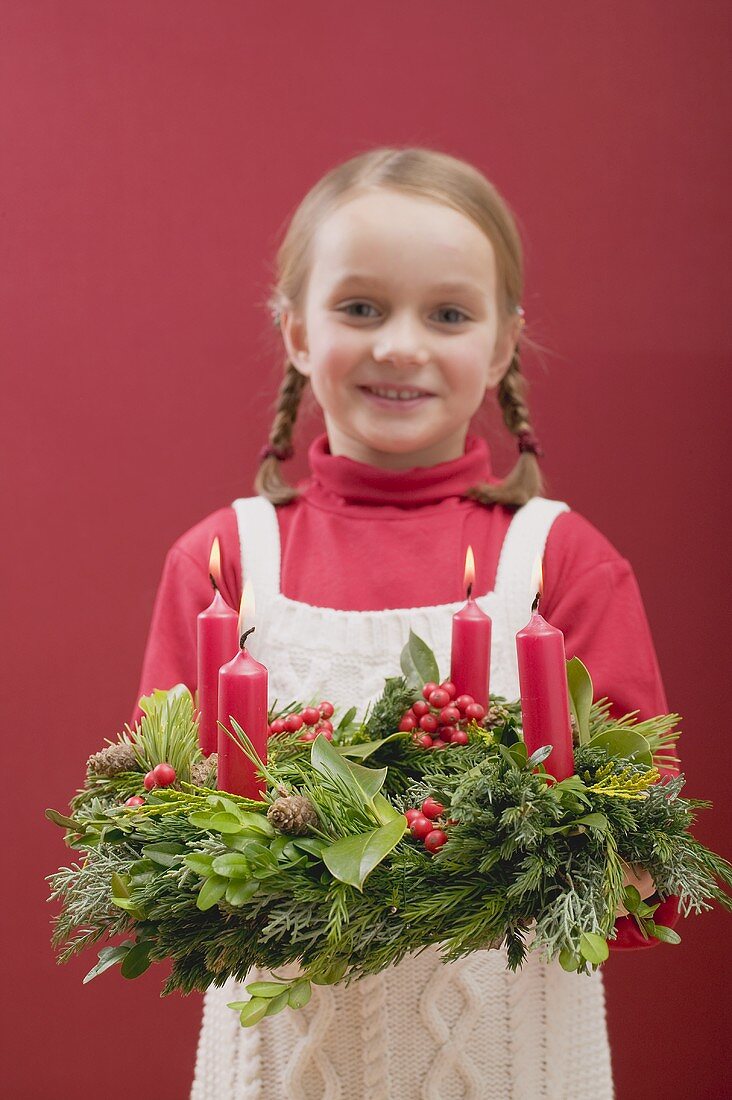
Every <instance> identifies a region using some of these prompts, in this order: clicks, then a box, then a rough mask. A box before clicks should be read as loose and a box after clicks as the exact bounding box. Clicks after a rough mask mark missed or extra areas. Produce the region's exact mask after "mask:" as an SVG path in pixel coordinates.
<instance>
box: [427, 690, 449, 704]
mask: <svg viewBox="0 0 732 1100" xmlns="http://www.w3.org/2000/svg"><path fill="white" fill-rule="evenodd" d="M427 701H428V703H429V704H430V706H431V707H437V708H439V707H446V706H447V704H448V703H449V702H450V696H449V695H448V694H447V692H446V691H443V690H442V688H435V690H434V691H432V692H430V694H429V696H428V699H427Z"/></svg>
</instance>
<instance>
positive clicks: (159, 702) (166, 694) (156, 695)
mask: <svg viewBox="0 0 732 1100" xmlns="http://www.w3.org/2000/svg"><path fill="white" fill-rule="evenodd" d="M186 695H187V696H188V698H189V699H190V701H191V706H193V696H192V695H191V693H190V691H189V689H188V688H187V687H186V685H185V684H174V685H173V687H172V688H170V689H169V690H168V691H161V690H160V688H156V689H155V691H153V692H152V694H151V695H143V696H142V698H141V699H139V700H138V702H137V705H138V707H139V708H140V710H141V711H142V713H143V714H146V715H148V717H149V716H150V715H151V714H152V713H153V712H154V711H156V710H162V709H163V707H164V706H166V705H167V704H168V703H172V702H174V700H176V699H179V698H180V697H181V696H186Z"/></svg>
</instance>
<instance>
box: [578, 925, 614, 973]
mask: <svg viewBox="0 0 732 1100" xmlns="http://www.w3.org/2000/svg"><path fill="white" fill-rule="evenodd" d="M580 954H581V955H583V956H584V958H586V959H587V961H588V962H589V963H594V964H597V965H599V964H600V963H603V962H605V959H606V958H607V957H608V955H609V954H610V948H609V947H608V945H607V941H606V940H605V939H604V937H603V936H598V934H597V932H583V933H582V935H581V936H580Z"/></svg>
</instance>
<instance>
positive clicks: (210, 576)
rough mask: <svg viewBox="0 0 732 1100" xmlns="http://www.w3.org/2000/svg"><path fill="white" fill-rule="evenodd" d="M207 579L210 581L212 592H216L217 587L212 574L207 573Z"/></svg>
mask: <svg viewBox="0 0 732 1100" xmlns="http://www.w3.org/2000/svg"><path fill="white" fill-rule="evenodd" d="M208 579H209V580H210V581H211V584H212V585H213V590H214V592H218V590H219V586H218V585H217V583H216V581H215V580H214V575H213V573H209V575H208Z"/></svg>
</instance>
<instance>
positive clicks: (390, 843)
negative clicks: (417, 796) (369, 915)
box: [323, 814, 407, 890]
mask: <svg viewBox="0 0 732 1100" xmlns="http://www.w3.org/2000/svg"><path fill="white" fill-rule="evenodd" d="M406 830H407V821H406V818H405V817H404V816H403V815H401V814H400V815H399V819H398V820H394V821H392V822H390V823H389V824H388V825H382V826H381V827H380V828H378V829H373V830H372V831H371V832H368V833H360V834H358V835H356V836H346V837H343V838H342V839H341V840H337V841H336V842H335V844H332V845H331V846H330V847H329V848H325V849H324V851H323V861H324V863H325V865H326V867H327V868H328V870H329V871H330V873H331V874H332V875H333V877H334V878H337V879H338V880H339V881H340V882H347V883H349V884H350V885H351V886H355V887H356V888H357V889H358V890H361V889H362V887H363V883H364V880H365V878H366V876H367V875H368V874H370V872H371V871H373V869H374V867H376V866H377V865H378V864H379V863H381V861H382V859H385V858H386V856H388V854H389V852H391V851H392V850H393V849H394V848H395V847H396V845H397V844H398V843H399V841H400V840H401V838H402V837H403V836H404V833H405V832H406Z"/></svg>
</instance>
